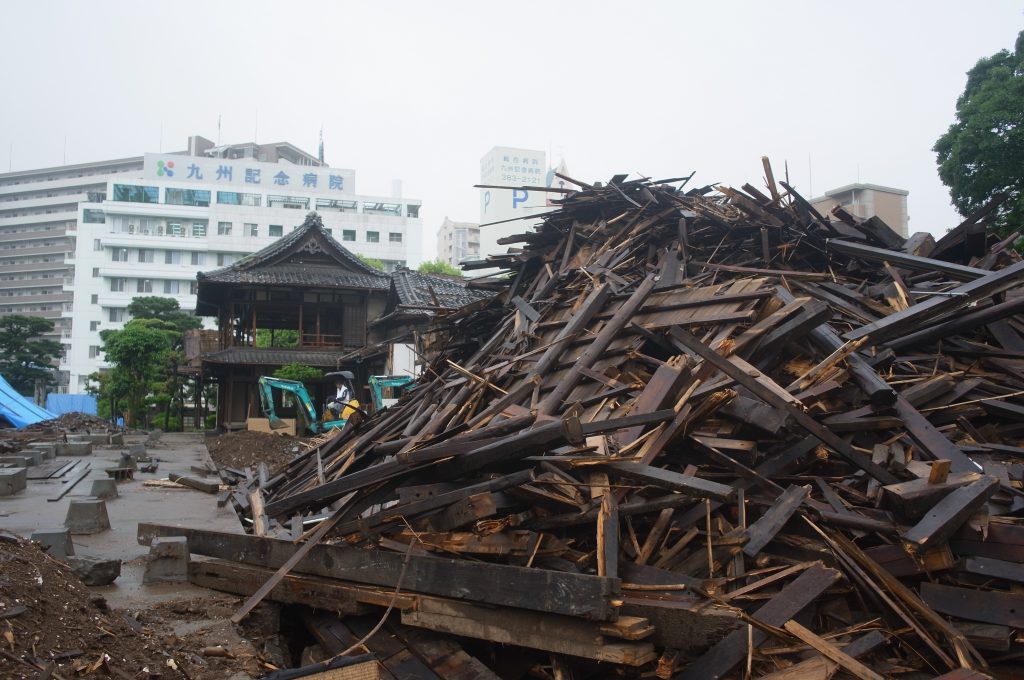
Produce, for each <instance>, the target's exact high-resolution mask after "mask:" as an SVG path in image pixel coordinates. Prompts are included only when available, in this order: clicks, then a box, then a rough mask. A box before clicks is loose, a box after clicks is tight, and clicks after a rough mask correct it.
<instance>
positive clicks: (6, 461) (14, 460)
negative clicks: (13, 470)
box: [0, 452, 35, 467]
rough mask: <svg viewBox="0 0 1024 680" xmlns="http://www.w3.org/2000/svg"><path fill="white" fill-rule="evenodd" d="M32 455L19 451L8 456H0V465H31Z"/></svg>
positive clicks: (33, 463) (32, 463)
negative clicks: (25, 454)
mask: <svg viewBox="0 0 1024 680" xmlns="http://www.w3.org/2000/svg"><path fill="white" fill-rule="evenodd" d="M33 461H34V458H33V457H32V456H23V455H22V454H21V452H19V453H15V454H12V455H10V456H0V465H12V466H14V467H31V466H33V465H35V462H33Z"/></svg>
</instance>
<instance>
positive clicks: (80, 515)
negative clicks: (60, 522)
mask: <svg viewBox="0 0 1024 680" xmlns="http://www.w3.org/2000/svg"><path fill="white" fill-rule="evenodd" d="M64 526H66V527H67V528H68V530H69V531H70V532H71V533H72V534H98V533H100V532H101V531H107V530H109V529H110V518H109V517H108V516H107V502H106V501H104V500H100V499H98V498H87V499H85V500H81V501H71V503H70V504H68V514H67V517H65V518H64Z"/></svg>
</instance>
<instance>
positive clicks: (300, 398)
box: [259, 375, 318, 430]
mask: <svg viewBox="0 0 1024 680" xmlns="http://www.w3.org/2000/svg"><path fill="white" fill-rule="evenodd" d="M274 390H281V391H282V392H290V393H292V394H294V395H295V401H297V402H298V403H299V405H300V409H301V410H302V411H303V413H304V414H305V417H306V420H307V422H308V423H309V425H310V426H311V427H314V428H315V427H316V423H317V420H318V418H317V414H316V408H314V407H313V400H312V399H311V398H310V396H309V392H308V391H307V390H306V386H305V385H303V384H302V383H301V382H299V381H298V380H285V379H284V378H274V377H271V376H266V375H265V376H261V377H260V379H259V393H260V406H261V407H262V408H263V413H264V415H266V416H267V420H268V421H269V422H270V427H271V429H274V430H279V429H281V428H282V427H284V424H283V423H281V419H280V418H278V417H277V412H276V410H275V409H274Z"/></svg>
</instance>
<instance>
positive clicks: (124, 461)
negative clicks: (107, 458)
mask: <svg viewBox="0 0 1024 680" xmlns="http://www.w3.org/2000/svg"><path fill="white" fill-rule="evenodd" d="M117 467H119V468H128V469H129V470H138V469H139V466H138V465H136V464H135V456H133V455H132V454H130V453H122V454H121V460H120V461H118V463H117Z"/></svg>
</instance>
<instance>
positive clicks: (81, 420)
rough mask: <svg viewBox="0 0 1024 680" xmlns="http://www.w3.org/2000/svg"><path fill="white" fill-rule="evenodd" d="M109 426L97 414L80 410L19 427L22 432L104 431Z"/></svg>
mask: <svg viewBox="0 0 1024 680" xmlns="http://www.w3.org/2000/svg"><path fill="white" fill-rule="evenodd" d="M108 427H110V423H108V422H107V421H105V420H103V418H98V417H97V416H91V415H89V414H88V413H82V412H80V411H71V412H69V413H63V414H61V415H59V416H57V417H56V418H51V419H50V420H43V421H40V422H38V423H34V424H32V425H26V426H25V427H23V428H21V431H22V432H49V431H57V432H85V431H86V430H89V431H90V432H105V431H106V430H107V428H108Z"/></svg>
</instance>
